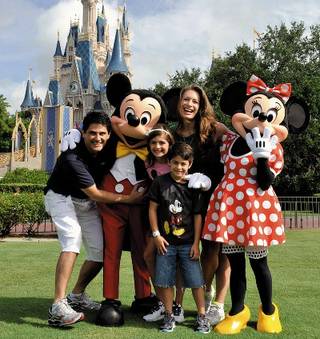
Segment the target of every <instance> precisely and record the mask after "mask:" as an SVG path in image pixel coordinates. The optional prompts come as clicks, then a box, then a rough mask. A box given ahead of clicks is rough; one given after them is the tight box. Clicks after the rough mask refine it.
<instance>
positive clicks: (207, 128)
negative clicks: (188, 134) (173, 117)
mask: <svg viewBox="0 0 320 339" xmlns="http://www.w3.org/2000/svg"><path fill="white" fill-rule="evenodd" d="M189 90H192V91H195V92H197V93H198V95H199V98H200V103H199V111H198V113H197V114H196V116H195V129H196V131H195V132H196V135H197V136H198V137H199V141H200V144H204V143H205V142H206V141H207V139H208V137H209V136H210V137H211V136H212V135H213V134H214V133H215V132H216V128H215V125H216V122H217V121H216V117H215V113H214V110H213V107H212V105H211V104H210V102H209V99H208V97H207V94H206V92H205V91H204V90H203V89H202V88H201V87H200V86H198V85H195V84H192V85H190V86H187V87H184V88H183V89H182V90H181V92H180V98H179V102H178V121H179V123H178V124H179V125H178V127H179V126H181V125H182V123H183V122H182V119H181V117H180V114H179V109H180V105H181V102H182V97H183V95H184V93H185V92H186V91H189Z"/></svg>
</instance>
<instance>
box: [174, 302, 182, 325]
mask: <svg viewBox="0 0 320 339" xmlns="http://www.w3.org/2000/svg"><path fill="white" fill-rule="evenodd" d="M172 312H173V316H174V320H175V321H176V322H177V323H182V322H184V311H183V308H182V306H181V305H178V304H174V305H173V307H172Z"/></svg>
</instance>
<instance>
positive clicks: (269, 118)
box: [232, 93, 288, 141]
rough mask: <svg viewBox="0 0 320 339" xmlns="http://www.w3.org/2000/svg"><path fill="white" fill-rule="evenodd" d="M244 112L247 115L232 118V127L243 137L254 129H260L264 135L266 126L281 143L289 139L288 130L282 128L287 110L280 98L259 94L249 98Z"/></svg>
mask: <svg viewBox="0 0 320 339" xmlns="http://www.w3.org/2000/svg"><path fill="white" fill-rule="evenodd" d="M244 110H245V113H236V114H234V115H233V117H232V125H233V127H234V128H235V129H236V130H237V132H238V133H239V134H240V135H241V136H242V137H245V135H246V133H248V131H249V130H252V129H253V128H254V127H258V128H259V130H260V133H261V134H262V133H263V131H264V128H265V127H266V126H268V127H271V129H272V131H273V133H272V134H273V135H277V136H278V138H279V140H280V141H282V140H284V139H285V138H286V137H287V134H288V131H287V129H286V128H285V127H284V126H280V123H281V122H282V121H283V120H284V118H285V114H286V109H285V106H284V103H283V101H282V100H281V99H279V98H278V97H276V96H271V97H270V96H267V95H264V94H263V93H258V94H256V95H253V96H251V97H249V98H248V100H247V101H246V103H245V105H244Z"/></svg>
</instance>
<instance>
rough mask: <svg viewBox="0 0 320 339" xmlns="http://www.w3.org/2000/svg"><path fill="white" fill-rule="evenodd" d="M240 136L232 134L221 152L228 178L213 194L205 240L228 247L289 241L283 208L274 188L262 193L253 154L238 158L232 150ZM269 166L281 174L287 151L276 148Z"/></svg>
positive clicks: (225, 140) (223, 144)
mask: <svg viewBox="0 0 320 339" xmlns="http://www.w3.org/2000/svg"><path fill="white" fill-rule="evenodd" d="M237 138H239V136H238V135H237V134H235V133H233V132H228V133H226V134H225V135H224V136H223V139H222V140H223V143H222V146H221V149H220V153H221V161H223V163H224V173H225V174H224V177H223V178H222V180H221V182H220V184H219V185H218V186H217V188H216V189H215V191H214V192H213V194H212V196H211V199H210V203H209V207H208V212H207V216H206V220H205V225H204V228H203V233H202V237H203V238H204V239H207V240H211V241H217V242H221V243H224V244H228V245H241V246H245V247H246V246H265V247H266V246H270V245H278V244H282V243H284V242H285V235H284V226H283V219H282V213H281V207H280V204H279V201H278V198H277V196H276V194H275V192H274V190H273V188H272V187H270V188H269V189H268V190H266V191H263V190H261V189H260V188H259V187H258V185H257V182H256V174H257V167H256V164H255V161H254V159H253V156H252V152H250V153H247V154H245V155H242V156H239V157H235V156H233V155H232V154H231V152H230V150H231V147H232V145H233V143H234V142H235V140H236V139H237ZM269 166H270V169H271V171H272V172H273V173H274V174H275V175H277V174H279V173H280V172H281V170H282V168H283V149H282V146H281V145H280V144H279V143H278V144H277V145H276V147H275V148H274V149H273V151H272V153H271V156H270V159H269Z"/></svg>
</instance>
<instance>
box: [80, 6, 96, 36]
mask: <svg viewBox="0 0 320 339" xmlns="http://www.w3.org/2000/svg"><path fill="white" fill-rule="evenodd" d="M98 1H99V0H81V2H82V5H83V16H82V19H83V20H82V32H81V33H82V34H81V39H82V40H92V41H96V21H97V3H98Z"/></svg>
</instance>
